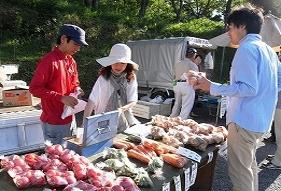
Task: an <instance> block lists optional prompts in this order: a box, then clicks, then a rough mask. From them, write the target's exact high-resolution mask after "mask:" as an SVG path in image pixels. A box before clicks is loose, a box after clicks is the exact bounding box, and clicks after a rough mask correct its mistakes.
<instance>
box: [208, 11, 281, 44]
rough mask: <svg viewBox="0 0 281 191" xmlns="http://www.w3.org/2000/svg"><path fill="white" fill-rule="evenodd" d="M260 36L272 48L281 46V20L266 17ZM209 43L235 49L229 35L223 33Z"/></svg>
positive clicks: (270, 15) (272, 16)
mask: <svg viewBox="0 0 281 191" xmlns="http://www.w3.org/2000/svg"><path fill="white" fill-rule="evenodd" d="M260 35H261V36H262V40H263V41H264V42H266V43H267V44H268V45H270V46H271V47H276V46H280V45H281V19H280V18H278V17H276V16H274V15H272V14H268V15H265V16H264V23H263V25H262V28H261V32H260ZM209 42H210V43H212V44H213V45H216V46H222V47H234V48H235V46H233V45H232V44H231V43H230V38H229V36H228V34H227V33H223V34H221V35H219V36H217V37H214V38H212V39H210V40H209ZM236 47H237V46H236ZM279 49H280V48H279Z"/></svg>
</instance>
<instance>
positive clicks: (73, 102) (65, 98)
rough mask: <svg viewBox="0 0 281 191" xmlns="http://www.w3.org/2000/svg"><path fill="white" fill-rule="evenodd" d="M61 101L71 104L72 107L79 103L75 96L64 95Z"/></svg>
mask: <svg viewBox="0 0 281 191" xmlns="http://www.w3.org/2000/svg"><path fill="white" fill-rule="evenodd" d="M61 102H62V103H63V104H64V105H67V106H70V107H72V108H74V106H75V105H77V104H78V100H77V99H76V98H75V97H72V96H62V97H61Z"/></svg>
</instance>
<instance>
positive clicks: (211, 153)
mask: <svg viewBox="0 0 281 191" xmlns="http://www.w3.org/2000/svg"><path fill="white" fill-rule="evenodd" d="M213 158H214V153H213V152H210V153H208V162H207V164H208V163H210V162H211V161H212V160H213Z"/></svg>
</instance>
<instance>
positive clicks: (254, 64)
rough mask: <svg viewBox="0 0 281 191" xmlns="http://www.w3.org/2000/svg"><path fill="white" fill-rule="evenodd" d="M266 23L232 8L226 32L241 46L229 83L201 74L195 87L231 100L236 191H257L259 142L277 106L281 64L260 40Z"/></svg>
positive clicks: (251, 11) (252, 12)
mask: <svg viewBox="0 0 281 191" xmlns="http://www.w3.org/2000/svg"><path fill="white" fill-rule="evenodd" d="M262 22H263V15H262V12H261V10H259V9H256V8H253V7H251V6H250V5H249V6H248V7H243V8H240V9H237V10H234V11H233V12H232V13H231V14H230V15H229V17H228V19H227V24H228V27H229V31H228V34H229V36H230V39H231V42H232V44H234V45H239V48H238V49H237V51H236V53H235V56H234V58H233V61H232V66H231V70H230V84H229V85H223V84H219V83H214V82H212V81H210V80H208V79H206V78H205V77H203V76H199V77H198V79H197V84H196V85H195V86H194V88H195V89H201V90H203V91H209V92H210V94H211V95H215V96H218V95H223V96H228V98H229V103H228V107H227V114H226V115H227V116H226V122H227V126H228V132H229V134H228V138H227V146H228V174H229V176H230V179H231V181H232V184H233V191H258V175H257V163H256V157H255V154H256V148H257V141H258V139H259V138H260V137H261V136H262V135H263V134H264V133H266V132H268V130H269V128H270V126H271V123H272V119H273V113H274V110H275V106H276V102H277V93H278V78H280V77H278V76H279V75H278V70H280V71H281V69H280V63H279V61H278V57H277V55H276V53H275V52H274V51H273V50H272V49H271V47H269V46H268V45H267V44H265V43H264V42H262V39H261V36H260V35H259V33H260V30H261V26H262Z"/></svg>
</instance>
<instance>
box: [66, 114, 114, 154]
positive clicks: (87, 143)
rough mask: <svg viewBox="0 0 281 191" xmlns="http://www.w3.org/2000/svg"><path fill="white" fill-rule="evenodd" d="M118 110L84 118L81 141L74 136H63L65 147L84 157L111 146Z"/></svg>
mask: <svg viewBox="0 0 281 191" xmlns="http://www.w3.org/2000/svg"><path fill="white" fill-rule="evenodd" d="M117 124H118V111H111V112H107V113H102V114H98V115H93V116H90V117H87V118H86V121H85V125H84V133H83V140H82V143H79V142H78V141H77V140H76V138H75V137H68V138H65V140H66V148H68V149H71V150H74V151H75V152H76V153H78V154H80V155H83V156H85V157H90V156H92V155H95V154H97V153H100V152H102V151H103V150H104V149H105V148H106V147H111V146H112V144H113V138H114V137H115V136H116V134H117Z"/></svg>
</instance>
